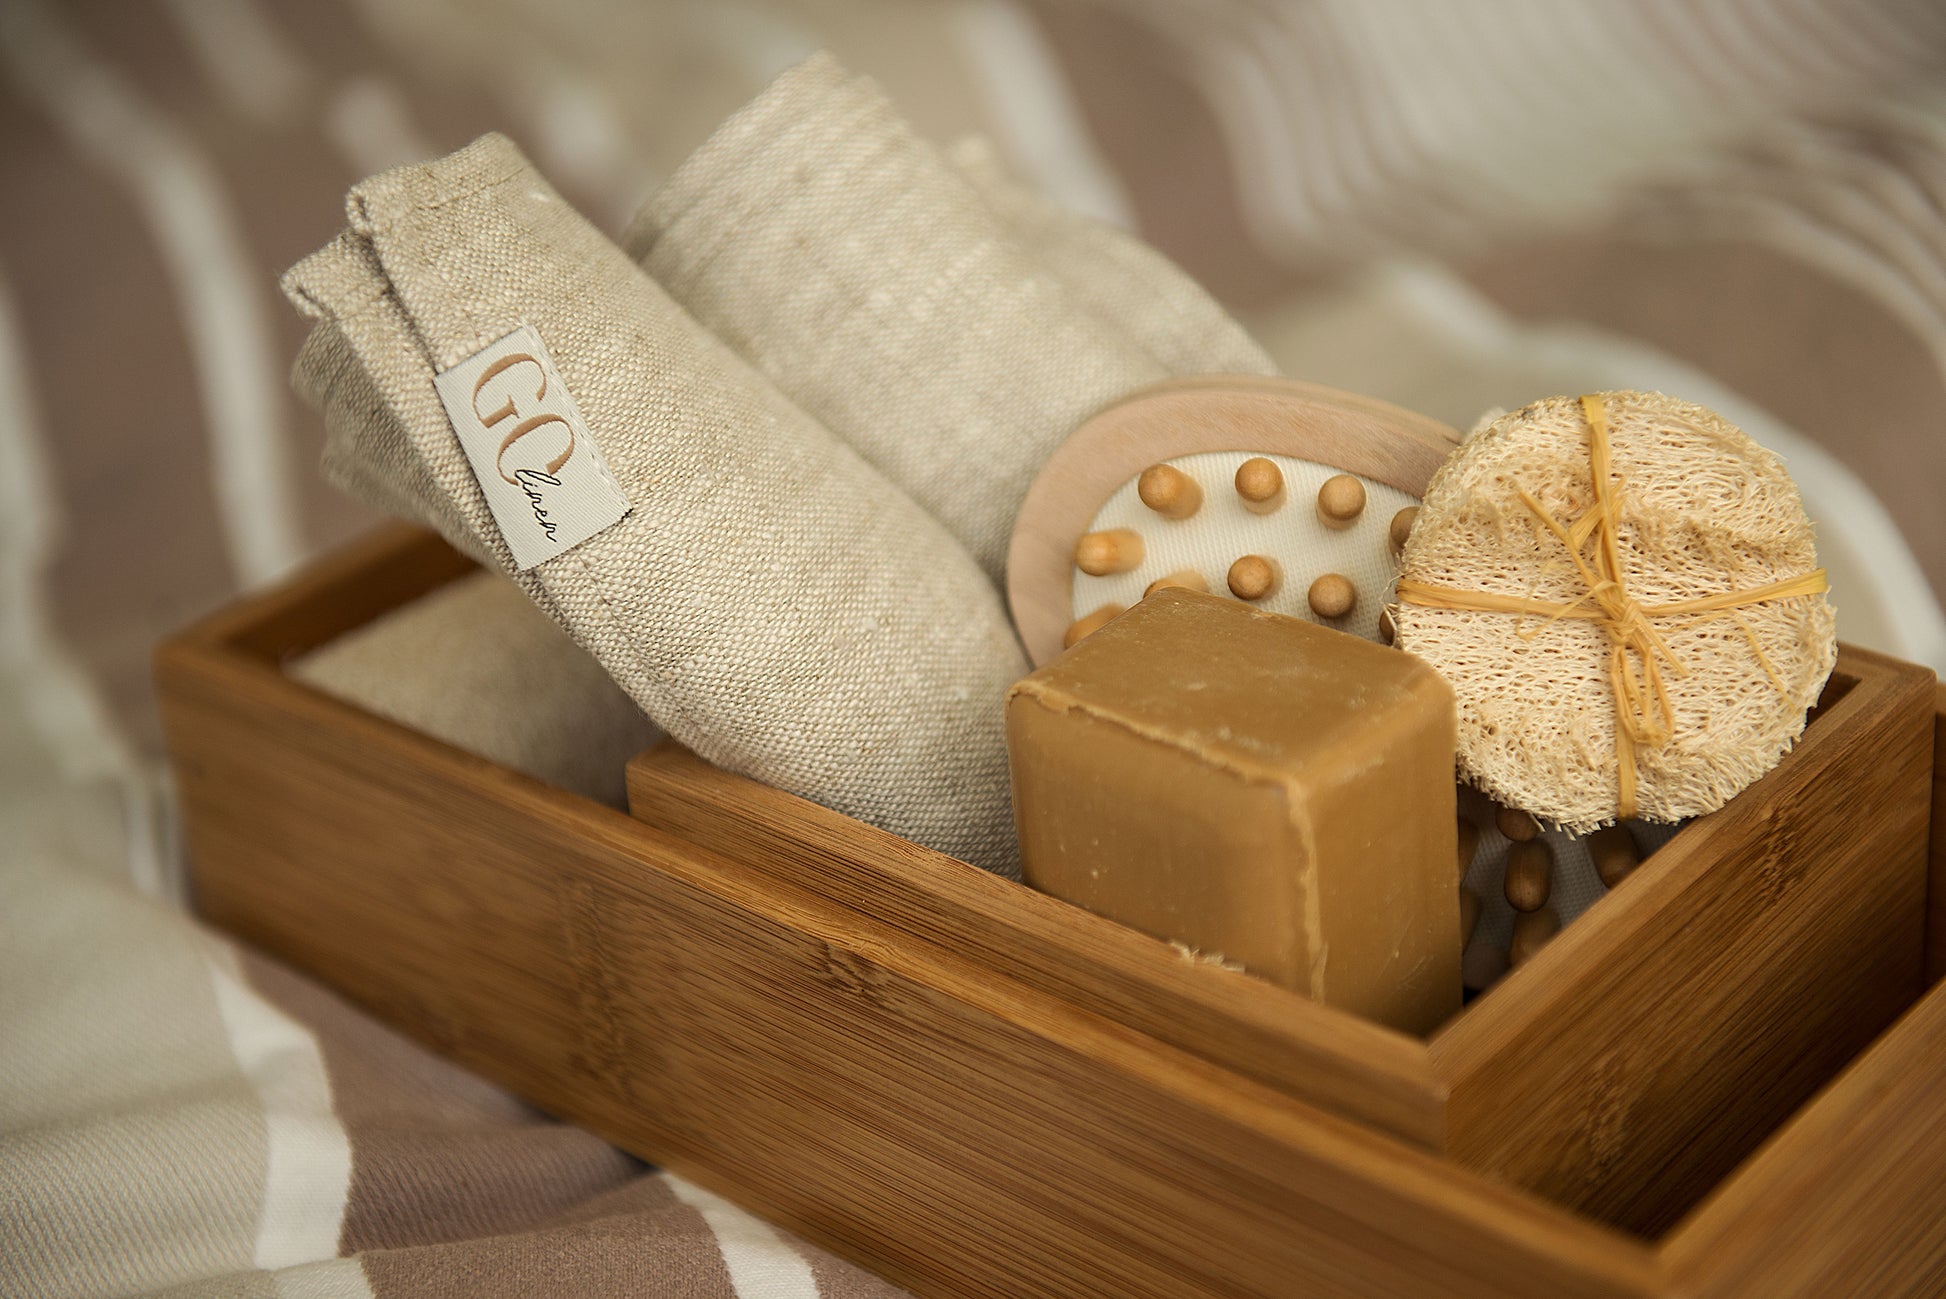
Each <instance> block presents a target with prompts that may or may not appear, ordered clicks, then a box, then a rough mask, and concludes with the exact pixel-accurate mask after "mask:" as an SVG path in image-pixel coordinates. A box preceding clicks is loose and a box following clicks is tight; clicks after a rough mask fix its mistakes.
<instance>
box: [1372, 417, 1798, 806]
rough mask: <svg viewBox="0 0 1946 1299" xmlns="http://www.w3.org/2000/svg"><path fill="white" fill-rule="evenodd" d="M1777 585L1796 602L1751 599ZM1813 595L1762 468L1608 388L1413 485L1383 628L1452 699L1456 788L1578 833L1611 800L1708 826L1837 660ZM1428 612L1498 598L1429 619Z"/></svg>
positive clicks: (1782, 743)
mask: <svg viewBox="0 0 1946 1299" xmlns="http://www.w3.org/2000/svg"><path fill="white" fill-rule="evenodd" d="M1596 423H1603V424H1605V426H1606V437H1605V442H1606V458H1607V460H1608V476H1607V491H1608V493H1609V494H1610V495H1611V496H1612V498H1613V517H1614V519H1615V526H1614V527H1613V529H1612V532H1613V539H1614V548H1613V551H1612V556H1604V555H1603V554H1602V551H1603V548H1604V543H1603V533H1604V530H1605V529H1604V528H1603V527H1602V526H1601V525H1600V524H1599V515H1600V513H1601V502H1600V501H1599V500H1598V493H1597V491H1596V474H1595V470H1594V463H1595V462H1596V461H1598V460H1599V459H1600V458H1601V453H1600V452H1601V449H1600V448H1599V447H1598V446H1597V445H1596V435H1595V432H1594V425H1595V424H1596ZM1523 492H1524V493H1525V497H1526V498H1528V499H1524V498H1523ZM1542 515H1545V516H1546V517H1547V518H1548V519H1551V520H1554V521H1555V524H1556V526H1557V527H1558V528H1559V529H1560V531H1559V532H1558V533H1557V532H1556V531H1555V530H1553V529H1552V528H1550V526H1549V525H1548V524H1547V523H1546V522H1544V521H1543V518H1542V517H1541V516H1542ZM1571 546H1572V547H1573V548H1574V549H1573V553H1571V551H1570V547H1571ZM1577 556H1578V559H1577ZM1611 564H1612V566H1613V572H1614V574H1615V575H1616V576H1618V577H1619V578H1620V581H1619V582H1615V581H1612V580H1610V578H1609V577H1608V574H1609V572H1610V568H1609V567H1608V566H1609V565H1611ZM1590 575H1593V576H1594V577H1595V578H1596V581H1595V583H1594V586H1595V590H1594V591H1593V592H1592V593H1591V586H1590V582H1589V580H1588V578H1589V576H1590ZM1793 579H1798V581H1797V582H1796V583H1795V585H1796V586H1797V587H1799V588H1803V589H1808V590H1810V591H1811V592H1812V593H1809V594H1795V595H1788V596H1785V597H1782V598H1765V597H1764V593H1763V591H1762V588H1765V587H1767V586H1770V585H1771V584H1775V583H1790V582H1792V580H1793ZM1787 589H1788V588H1787ZM1822 589H1823V582H1822V574H1821V573H1819V572H1818V570H1817V556H1816V551H1815V547H1814V544H1813V538H1812V529H1811V524H1810V522H1809V520H1807V519H1806V518H1805V516H1804V508H1803V505H1802V504H1801V503H1800V501H1799V499H1798V494H1797V489H1796V487H1795V486H1794V485H1793V484H1792V482H1791V480H1790V476H1789V475H1788V474H1787V473H1785V471H1784V467H1783V464H1782V463H1781V462H1780V461H1779V460H1778V459H1777V457H1776V456H1774V455H1772V454H1771V453H1770V452H1768V451H1765V450H1764V449H1763V448H1762V447H1760V446H1758V445H1757V444H1756V443H1754V442H1752V441H1751V440H1750V438H1749V437H1748V436H1746V435H1745V434H1744V433H1743V432H1742V431H1741V430H1739V429H1737V428H1736V427H1735V426H1733V425H1731V424H1729V423H1728V422H1726V421H1725V420H1723V419H1722V418H1721V417H1719V416H1717V415H1716V414H1714V413H1713V412H1711V411H1708V410H1705V409H1704V408H1702V407H1700V406H1696V405H1693V404H1690V403H1688V402H1682V401H1677V400H1675V399H1673V398H1670V397H1665V396H1663V395H1662V394H1660V393H1646V392H1611V393H1602V394H1598V395H1597V396H1595V397H1592V398H1586V399H1580V400H1577V399H1576V398H1573V397H1556V398H1550V399H1548V400H1546V401H1541V402H1536V403H1535V404H1533V405H1531V406H1528V407H1526V408H1525V409H1522V410H1519V411H1515V412H1514V413H1513V414H1511V415H1507V416H1504V417H1502V418H1501V419H1499V420H1497V421H1495V422H1494V423H1493V424H1492V426H1491V427H1489V428H1487V429H1486V430H1485V431H1483V432H1481V433H1478V434H1476V435H1475V436H1473V437H1472V438H1470V439H1469V440H1468V441H1467V442H1466V443H1465V444H1464V445H1463V446H1462V447H1461V448H1460V450H1459V451H1457V452H1456V453H1455V454H1454V456H1453V458H1452V459H1451V460H1450V461H1448V462H1447V464H1446V465H1445V467H1444V468H1442V469H1441V470H1440V471H1439V473H1438V474H1437V475H1435V476H1434V478H1433V481H1432V483H1431V484H1430V486H1429V487H1428V489H1427V493H1426V498H1425V503H1424V506H1423V507H1422V509H1421V511H1420V514H1419V518H1418V522H1417V524H1416V526H1415V527H1414V529H1413V532H1412V537H1411V539H1410V541H1409V542H1408V543H1407V545H1406V549H1405V553H1404V556H1403V560H1402V570H1401V586H1400V600H1401V603H1400V604H1399V606H1398V607H1397V608H1396V609H1395V610H1394V613H1393V616H1394V619H1395V621H1396V624H1397V627H1398V641H1399V644H1400V645H1401V646H1402V647H1403V648H1405V649H1407V650H1410V651H1411V652H1413V653H1415V654H1418V655H1420V656H1422V657H1424V658H1425V659H1427V660H1428V661H1429V662H1431V663H1432V664H1433V665H1434V666H1435V667H1437V668H1438V669H1439V671H1440V672H1441V673H1443V674H1444V675H1445V677H1446V679H1447V680H1448V681H1450V682H1451V683H1452V685H1453V688H1454V691H1455V693H1456V694H1457V696H1458V700H1459V708H1460V718H1459V760H1460V769H1461V773H1462V775H1464V776H1465V777H1466V778H1467V779H1468V780H1469V781H1471V782H1472V783H1473V784H1475V785H1477V786H1479V787H1480V788H1481V789H1483V790H1485V791H1486V792H1487V793H1488V794H1490V795H1492V796H1493V797H1494V798H1496V799H1498V800H1499V801H1501V802H1502V803H1505V804H1508V805H1510V806H1513V807H1520V808H1525V809H1526V810H1528V811H1530V812H1532V813H1533V814H1535V815H1536V816H1539V817H1542V818H1544V819H1546V820H1549V821H1552V822H1555V823H1557V824H1559V825H1561V826H1563V827H1565V828H1567V829H1569V830H1571V831H1574V832H1576V833H1584V832H1586V831H1588V830H1592V829H1595V828H1596V827H1598V826H1600V825H1603V824H1605V823H1608V822H1611V821H1614V820H1616V819H1617V818H1618V817H1620V816H1624V815H1629V814H1631V809H1630V807H1629V804H1630V802H1632V803H1633V809H1632V814H1633V815H1635V816H1639V817H1642V818H1644V819H1648V820H1655V821H1674V820H1679V819H1681V818H1683V817H1688V816H1695V815H1698V814H1700V813H1704V812H1710V811H1714V810H1715V809H1716V808H1718V807H1721V806H1722V805H1723V804H1724V803H1725V802H1727V801H1728V800H1729V799H1730V798H1731V797H1732V796H1734V795H1735V794H1736V793H1737V792H1738V791H1740V790H1742V789H1743V788H1745V787H1746V786H1747V785H1749V784H1750V783H1751V782H1752V781H1754V780H1756V779H1757V777H1759V776H1761V775H1763V773H1764V772H1766V771H1768V770H1770V769H1771V768H1772V767H1773V766H1775V765H1776V764H1777V761H1778V759H1779V758H1780V757H1782V756H1783V754H1784V753H1786V752H1787V751H1788V750H1789V749H1790V747H1791V745H1792V743H1793V742H1794V741H1795V740H1796V739H1797V736H1798V735H1799V734H1800V733H1801V732H1802V731H1803V729H1804V717H1805V712H1806V710H1807V709H1808V708H1809V707H1810V705H1811V704H1812V703H1813V702H1815V700H1816V699H1817V696H1818V693H1819V691H1820V690H1821V689H1822V687H1823V685H1824V681H1825V678H1826V677H1827V676H1829V675H1830V672H1831V666H1832V663H1833V662H1834V661H1835V659H1836V657H1837V640H1836V634H1835V630H1834V626H1833V617H1832V611H1831V607H1830V605H1829V603H1828V602H1827V601H1826V600H1825V598H1824V595H1823V593H1822ZM1460 593H1469V594H1467V595H1466V596H1464V598H1463V597H1462V595H1461V594H1460ZM1449 596H1450V597H1451V600H1450V602H1451V603H1458V604H1466V603H1492V602H1493V601H1495V600H1496V599H1497V600H1498V601H1499V603H1501V604H1502V605H1503V606H1504V605H1506V604H1509V603H1511V602H1519V603H1518V604H1516V605H1515V607H1514V608H1513V610H1512V611H1507V610H1506V609H1504V608H1502V609H1478V608H1464V607H1461V608H1452V607H1434V606H1437V605H1440V604H1442V603H1446V602H1448V597H1449ZM1480 597H1485V598H1484V599H1481V598H1480ZM1711 597H1717V599H1715V600H1712V599H1711ZM1698 601H1702V602H1706V603H1710V604H1727V606H1728V607H1721V608H1705V609H1700V610H1699V609H1697V608H1696V607H1695V602H1698ZM1604 602H1606V609H1604V607H1603V605H1604ZM1617 610H1619V611H1620V616H1619V617H1617V616H1615V614H1616V611H1617ZM1555 614H1559V615H1560V616H1553V615H1555ZM1618 647H1620V648H1618ZM1618 686H1619V687H1620V693H1621V695H1622V698H1621V699H1620V700H1619V701H1618ZM1630 732H1634V733H1635V734H1634V736H1633V738H1631V734H1630ZM1630 765H1632V767H1633V770H1634V788H1633V790H1632V791H1630V790H1629V789H1627V788H1626V786H1627V784H1628V780H1627V773H1626V771H1625V767H1627V766H1630ZM1631 792H1632V799H1631V797H1630V794H1631Z"/></svg>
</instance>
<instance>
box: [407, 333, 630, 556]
mask: <svg viewBox="0 0 1946 1299" xmlns="http://www.w3.org/2000/svg"><path fill="white" fill-rule="evenodd" d="M433 383H434V385H435V386H436V387H437V388H438V389H439V399H440V400H441V401H442V402H444V403H445V405H446V415H447V417H448V418H449V419H451V420H452V421H453V431H454V432H455V433H457V434H459V444H460V446H461V447H462V448H463V449H464V450H465V452H466V458H467V460H468V461H469V462H470V463H471V464H472V466H473V476H474V477H475V478H477V479H479V480H480V490H481V491H483V492H485V493H486V499H487V505H488V507H489V508H491V509H492V511H493V519H494V522H495V523H498V524H499V525H500V534H501V535H502V536H504V537H505V538H506V539H507V547H508V549H510V550H512V551H513V556H514V565H515V566H516V567H517V568H519V569H520V570H521V571H522V572H525V571H526V570H528V569H530V568H532V567H534V565H536V564H544V563H546V562H547V561H548V560H550V559H553V558H554V557H555V556H556V555H559V554H561V553H562V552H563V551H566V550H568V549H570V548H572V547H574V546H578V545H580V544H581V543H582V542H584V541H586V540H587V539H588V538H590V537H592V536H594V535H595V534H596V533H597V532H600V531H601V530H602V529H604V528H606V527H608V526H610V525H611V524H613V523H615V522H617V521H618V520H620V519H621V518H622V516H623V515H625V514H627V513H628V512H629V509H630V506H629V502H628V498H627V497H626V496H624V495H622V489H621V487H620V486H619V485H617V484H616V482H615V479H614V477H613V475H611V474H610V473H609V472H608V465H607V463H606V462H605V461H603V460H602V458H601V448H600V447H598V446H596V445H595V439H594V435H593V434H592V433H590V432H589V431H588V424H587V421H585V420H583V419H582V418H581V412H580V411H579V410H577V409H576V408H575V405H574V398H573V397H571V396H569V395H568V386H567V385H566V384H565V383H563V382H561V376H560V375H559V374H558V373H557V372H556V371H555V369H554V359H553V358H552V357H550V356H549V355H548V354H547V348H546V347H545V346H544V345H543V344H542V343H541V337H540V335H539V334H537V333H535V332H534V330H533V328H532V327H531V326H528V325H522V326H521V327H520V328H518V329H516V330H514V331H513V332H512V333H511V334H508V335H507V336H506V337H505V338H502V339H500V340H498V341H497V342H495V343H492V344H490V345H489V346H487V347H486V348H484V349H482V350H481V351H479V352H476V353H474V354H473V355H472V356H470V357H468V358H467V359H466V360H464V361H461V362H460V363H459V364H458V365H456V366H453V367H452V368H451V369H449V370H447V371H445V372H444V373H443V374H441V375H439V376H438V377H437V378H435V379H434V380H433Z"/></svg>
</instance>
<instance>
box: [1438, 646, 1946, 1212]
mask: <svg viewBox="0 0 1946 1299" xmlns="http://www.w3.org/2000/svg"><path fill="white" fill-rule="evenodd" d="M1934 702H1935V693H1934V684H1933V681H1932V674H1931V673H1930V672H1928V671H1926V670H1925V669H1923V668H1917V667H1914V666H1912V665H1911V664H1906V663H1901V662H1899V661H1897V660H1894V659H1888V658H1885V657H1883V656H1882V655H1877V654H1873V653H1870V652H1869V651H1865V650H1859V649H1856V648H1853V647H1850V646H1846V647H1844V648H1843V649H1842V650H1841V652H1840V655H1839V661H1838V668H1837V671H1836V672H1835V673H1834V675H1833V678H1832V685H1831V686H1830V687H1828V688H1827V691H1826V695H1825V703H1824V705H1823V707H1822V708H1821V709H1820V710H1819V712H1818V715H1817V716H1816V717H1815V718H1814V719H1813V721H1812V723H1811V725H1810V727H1809V728H1808V729H1807V731H1806V733H1805V735H1804V738H1803V739H1802V740H1801V741H1800V742H1799V744H1798V746H1797V747H1796V749H1794V750H1793V751H1792V752H1791V753H1790V754H1788V755H1787V756H1786V757H1785V759H1784V760H1783V762H1782V763H1780V764H1779V765H1778V767H1777V768H1776V769H1775V770H1773V771H1772V772H1771V773H1770V774H1769V775H1767V776H1765V777H1764V778H1763V779H1762V780H1760V781H1759V782H1757V784H1755V785H1753V786H1752V787H1751V788H1749V789H1747V790H1745V791H1744V792H1743V793H1742V794H1740V795H1738V796H1737V797H1736V798H1735V799H1733V800H1732V801H1731V802H1730V803H1729V805H1728V806H1726V807H1724V808H1723V809H1722V810H1721V811H1719V812H1716V813H1714V814H1712V815H1710V816H1707V817H1701V818H1698V819H1697V820H1696V821H1694V822H1692V823H1690V824H1689V825H1688V826H1687V827H1685V828H1684V829H1683V831H1682V832H1681V833H1680V834H1678V835H1677V836H1676V837H1675V838H1674V839H1672V840H1671V841H1670V842H1669V843H1667V844H1666V845H1664V846H1663V847H1662V848H1661V849H1660V850H1659V851H1658V852H1656V853H1655V854H1654V855H1652V856H1651V857H1649V858H1648V860H1647V861H1645V862H1644V863H1643V864H1642V865H1641V866H1640V867H1639V868H1637V869H1636V871H1635V872H1634V873H1633V874H1632V875H1630V876H1629V877H1628V878H1627V879H1625V880H1623V881H1622V882H1621V884H1620V885H1619V886H1618V887H1617V888H1616V889H1615V891H1614V892H1613V893H1612V894H1610V895H1609V896H1608V897H1606V898H1604V899H1603V900H1602V901H1600V902H1598V903H1597V904H1596V905H1595V906H1593V907H1591V908H1590V909H1589V910H1588V912H1587V913H1586V914H1584V915H1583V916H1582V917H1581V918H1580V919H1578V920H1577V921H1575V923H1574V924H1572V925H1570V926H1568V927H1567V928H1566V929H1565V930H1563V931H1562V933H1561V934H1560V936H1559V937H1557V938H1555V939H1554V940H1553V941H1552V942H1550V943H1549V944H1548V945H1547V946H1546V947H1544V948H1543V949H1542V950H1541V951H1540V953H1539V954H1538V955H1536V956H1535V957H1534V958H1533V959H1532V960H1531V961H1529V962H1528V963H1526V964H1525V965H1523V966H1522V967H1521V968H1520V969H1519V970H1518V971H1516V972H1515V973H1514V974H1513V975H1512V976H1511V977H1509V978H1507V979H1505V980H1503V981H1502V982H1501V983H1499V984H1497V985H1496V986H1495V987H1494V988H1493V989H1492V990H1491V991H1490V992H1488V993H1487V995H1486V996H1484V997H1482V998H1481V999H1480V1000H1479V1001H1477V1002H1475V1003H1474V1004H1473V1005H1472V1006H1471V1007H1470V1008H1469V1009H1468V1010H1467V1011H1466V1013H1465V1014H1463V1015H1461V1016H1460V1017H1459V1018H1458V1019H1456V1020H1454V1021H1453V1022H1452V1023H1451V1024H1449V1025H1448V1026H1447V1027H1446V1028H1445V1029H1443V1030H1442V1031H1441V1032H1440V1033H1439V1034H1438V1035H1437V1036H1435V1037H1434V1039H1433V1040H1432V1042H1431V1051H1432V1057H1433V1069H1434V1072H1435V1073H1436V1074H1437V1075H1438V1076H1439V1077H1441V1078H1442V1079H1444V1080H1445V1081H1446V1082H1447V1084H1448V1085H1449V1087H1450V1088H1451V1095H1450V1100H1449V1107H1448V1112H1447V1142H1448V1144H1447V1151H1448V1153H1449V1154H1450V1155H1451V1156H1452V1157H1453V1158H1454V1159H1456V1160H1458V1161H1460V1162H1462V1163H1464V1164H1466V1165H1468V1166H1469V1167H1473V1168H1477V1169H1479V1170H1481V1171H1484V1172H1488V1173H1491V1174H1493V1175H1495V1176H1498V1177H1504V1178H1507V1179H1508V1180H1510V1181H1513V1182H1516V1183H1518V1184H1519V1185H1522V1186H1526V1187H1529V1188H1531V1189H1533V1190H1536V1191H1539V1192H1540V1193H1542V1194H1544V1195H1546V1196H1548V1197H1549V1198H1550V1199H1553V1200H1556V1201H1558V1202H1560V1203H1563V1204H1568V1205H1572V1206H1574V1207H1575V1208H1577V1209H1580V1210H1581V1211H1583V1212H1586V1213H1589V1214H1592V1215H1594V1216H1596V1217H1599V1218H1601V1219H1603V1220H1605V1221H1608V1222H1612V1223H1615V1224H1617V1225H1620V1226H1624V1227H1627V1228H1628V1229H1630V1230H1633V1231H1637V1232H1641V1233H1644V1234H1648V1235H1653V1234H1656V1233H1658V1232H1659V1231H1661V1230H1662V1229H1664V1228H1666V1227H1667V1226H1668V1225H1669V1224H1670V1223H1671V1222H1672V1221H1673V1220H1674V1219H1675V1217H1676V1216H1678V1215H1680V1213H1681V1212H1682V1211H1683V1210H1684V1209H1686V1208H1687V1207H1688V1206H1689V1205H1691V1204H1693V1203H1694V1202H1695V1201H1696V1200H1697V1199H1698V1198H1699V1197H1700V1196H1701V1195H1703V1194H1704V1193H1705V1192H1707V1191H1708V1189H1709V1188H1710V1187H1711V1186H1713V1185H1714V1184H1715V1183H1716V1182H1717V1180H1718V1179H1720V1178H1721V1177H1722V1176H1723V1175H1724V1174H1726V1173H1728V1172H1729V1170H1730V1169H1731V1168H1733V1167H1734V1166H1735V1165H1736V1163H1737V1162H1738V1161H1739V1160H1740V1159H1742V1158H1743V1157H1744V1156H1745V1155H1747V1154H1748V1153H1749V1152H1750V1151H1751V1150H1752V1149H1753V1148H1754V1147H1755V1146H1756V1145H1757V1143H1758V1142H1759V1141H1761V1140H1762V1138H1763V1137H1764V1136H1765V1134H1767V1133H1768V1132H1770V1131H1771V1130H1772V1129H1773V1128H1774V1127H1776V1125H1777V1124H1778V1123H1779V1122H1780V1121H1781V1120H1782V1119H1783V1118H1784V1117H1785V1116H1787V1115H1788V1114H1790V1112H1791V1111H1792V1110H1794V1109H1795V1108H1797V1106H1798V1105H1800V1104H1802V1103H1803V1101H1804V1100H1805V1099H1806V1098H1807V1097H1809V1096H1810V1095H1811V1093H1812V1092H1813V1091H1815V1090H1816V1089H1817V1088H1818V1087H1819V1086H1820V1085H1822V1084H1823V1083H1824V1082H1825V1081H1827V1080H1828V1079H1829V1078H1830V1077H1831V1076H1832V1075H1833V1074H1834V1073H1836V1072H1837V1071H1838V1069H1839V1068H1841V1067H1842V1066H1843V1065H1844V1064H1845V1063H1846V1062H1847V1061H1848V1060H1850V1059H1851V1058H1852V1056H1853V1055H1855V1054H1856V1053H1857V1052H1858V1051H1859V1049H1860V1048H1862V1047H1863V1046H1864V1045H1865V1044H1866V1043H1868V1042H1869V1041H1871V1040H1872V1038H1873V1037H1874V1036H1876V1035H1877V1034H1878V1033H1879V1031H1880V1030H1882V1029H1883V1028H1884V1027H1885V1026H1886V1025H1887V1024H1889V1023H1890V1022H1891V1021H1892V1019H1893V1018H1894V1017H1895V1016H1897V1015H1898V1014H1899V1012H1900V1011H1902V1010H1904V1009H1905V1008H1906V1007H1907V1006H1908V1005H1910V1004H1911V1002H1912V1001H1913V999H1914V998H1915V997H1916V996H1917V995H1918V993H1919V990H1920V988H1921V986H1922V978H1923V967H1924V951H1923V944H1924V911H1925V896H1926V837H1927V826H1928V823H1929V818H1930V805H1931V788H1932V778H1931V769H1932V732H1933V714H1934Z"/></svg>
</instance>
